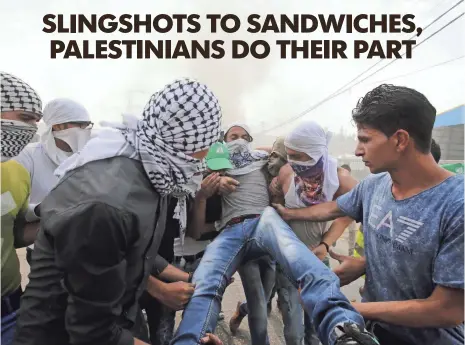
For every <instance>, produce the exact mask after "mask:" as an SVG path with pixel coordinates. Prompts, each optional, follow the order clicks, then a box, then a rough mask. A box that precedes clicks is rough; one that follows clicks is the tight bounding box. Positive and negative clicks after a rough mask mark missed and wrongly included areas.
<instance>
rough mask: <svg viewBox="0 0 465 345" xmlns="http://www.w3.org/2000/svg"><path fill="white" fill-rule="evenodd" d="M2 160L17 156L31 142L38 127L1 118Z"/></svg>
mask: <svg viewBox="0 0 465 345" xmlns="http://www.w3.org/2000/svg"><path fill="white" fill-rule="evenodd" d="M0 132H1V145H2V161H4V160H7V159H9V158H13V157H16V156H17V155H19V153H20V152H21V151H22V150H23V149H24V148H25V147H26V145H27V144H29V143H30V142H31V140H32V138H34V135H35V134H36V132H37V127H36V126H34V125H31V124H28V123H25V122H21V121H13V120H1V129H0Z"/></svg>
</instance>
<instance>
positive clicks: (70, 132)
mask: <svg viewBox="0 0 465 345" xmlns="http://www.w3.org/2000/svg"><path fill="white" fill-rule="evenodd" d="M52 133H53V136H54V137H55V138H57V139H60V140H63V141H64V142H65V143H67V144H68V145H69V147H70V148H71V151H72V153H76V152H78V151H80V150H81V149H82V148H83V147H84V145H85V144H86V143H87V142H88V141H89V139H90V134H91V132H90V129H83V128H76V127H74V128H68V129H63V130H61V131H54V132H52Z"/></svg>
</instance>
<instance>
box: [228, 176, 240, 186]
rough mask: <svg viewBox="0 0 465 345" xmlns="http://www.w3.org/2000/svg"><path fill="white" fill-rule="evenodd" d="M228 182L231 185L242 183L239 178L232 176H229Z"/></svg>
mask: <svg viewBox="0 0 465 345" xmlns="http://www.w3.org/2000/svg"><path fill="white" fill-rule="evenodd" d="M227 182H228V184H229V185H233V186H239V184H240V183H239V181H237V180H235V179H233V178H231V177H228V181H227Z"/></svg>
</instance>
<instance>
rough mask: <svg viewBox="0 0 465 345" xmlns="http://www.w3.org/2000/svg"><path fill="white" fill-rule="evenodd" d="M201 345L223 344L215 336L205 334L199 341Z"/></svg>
mask: <svg viewBox="0 0 465 345" xmlns="http://www.w3.org/2000/svg"><path fill="white" fill-rule="evenodd" d="M200 341H201V342H202V344H212V345H223V342H222V341H221V340H220V338H218V337H217V336H216V335H214V334H211V333H207V334H206V336H205V337H203V338H202V339H201V340H200Z"/></svg>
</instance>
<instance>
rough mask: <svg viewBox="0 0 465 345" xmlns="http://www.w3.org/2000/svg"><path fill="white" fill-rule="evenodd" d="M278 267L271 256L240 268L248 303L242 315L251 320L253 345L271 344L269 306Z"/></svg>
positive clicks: (242, 309) (241, 308)
mask: <svg viewBox="0 0 465 345" xmlns="http://www.w3.org/2000/svg"><path fill="white" fill-rule="evenodd" d="M275 273H276V265H275V263H274V261H273V260H271V258H270V257H269V256H264V257H261V258H259V259H257V260H253V261H248V262H246V263H245V264H243V265H242V266H241V267H239V275H240V276H241V281H242V286H243V287H244V293H245V297H246V299H247V303H242V305H241V307H240V313H241V315H242V316H245V315H247V316H248V320H249V329H250V338H251V340H252V345H263V344H269V339H268V336H267V325H268V312H267V305H268V300H269V299H270V296H271V292H272V290H273V286H274V283H275Z"/></svg>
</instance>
